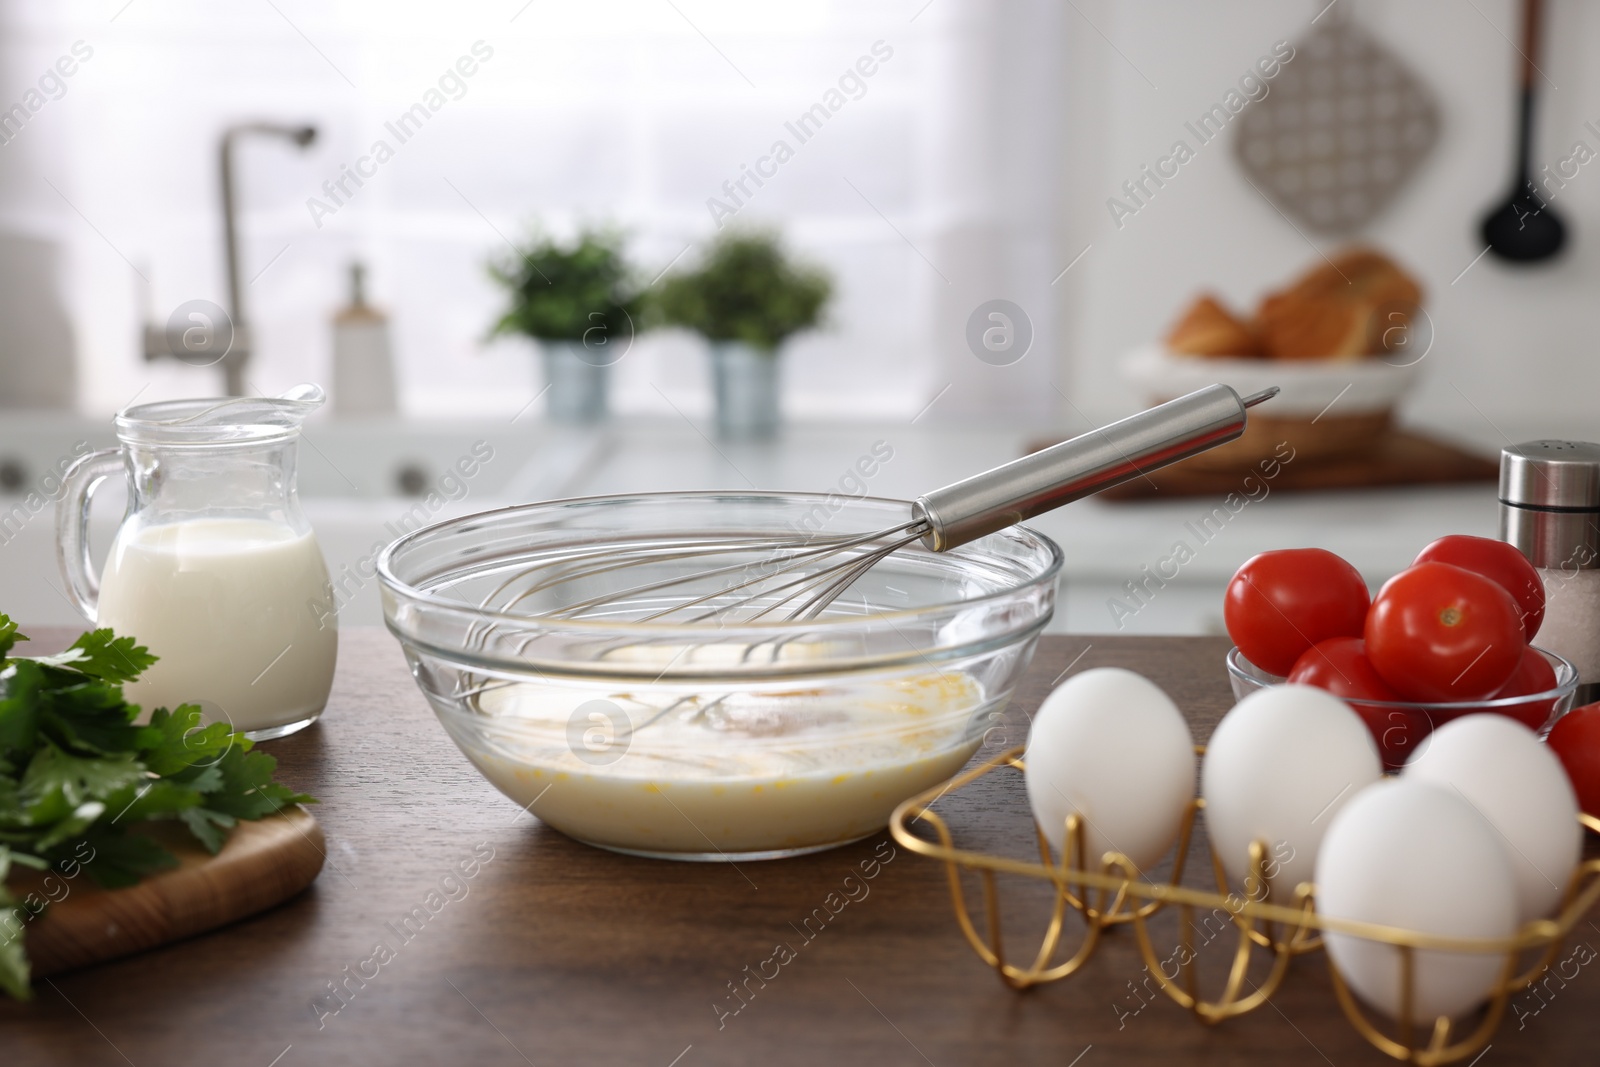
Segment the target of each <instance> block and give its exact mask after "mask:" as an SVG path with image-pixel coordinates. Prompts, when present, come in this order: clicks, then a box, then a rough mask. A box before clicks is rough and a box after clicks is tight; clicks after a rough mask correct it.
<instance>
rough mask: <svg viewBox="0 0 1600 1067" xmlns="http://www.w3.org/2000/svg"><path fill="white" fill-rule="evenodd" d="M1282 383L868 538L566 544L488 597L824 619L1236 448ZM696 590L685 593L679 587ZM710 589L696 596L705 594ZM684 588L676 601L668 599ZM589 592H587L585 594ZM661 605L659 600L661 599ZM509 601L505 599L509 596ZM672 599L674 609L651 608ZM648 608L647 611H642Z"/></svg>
mask: <svg viewBox="0 0 1600 1067" xmlns="http://www.w3.org/2000/svg"><path fill="white" fill-rule="evenodd" d="M1277 392H1278V390H1277V389H1276V388H1275V387H1274V388H1271V389H1267V390H1264V391H1262V392H1260V393H1256V394H1254V395H1253V396H1249V397H1244V398H1241V397H1240V396H1239V394H1238V393H1236V392H1235V391H1234V390H1233V389H1231V388H1229V387H1228V386H1226V385H1212V386H1207V387H1206V388H1204V389H1200V390H1198V391H1196V392H1193V393H1190V394H1188V395H1187V396H1182V397H1179V398H1178V399H1176V400H1172V401H1169V402H1168V403H1165V404H1161V405H1159V406H1158V407H1154V408H1151V409H1149V410H1148V411H1143V412H1140V413H1139V414H1137V415H1133V416H1130V417H1128V418H1126V419H1123V420H1121V421H1120V422H1115V423H1112V424H1111V425H1109V426H1106V427H1104V428H1103V429H1099V430H1092V431H1090V432H1089V433H1086V434H1083V435H1081V436H1078V437H1074V438H1072V439H1071V440H1068V441H1063V442H1062V443H1060V444H1058V445H1055V446H1053V447H1051V448H1047V449H1044V450H1043V451H1040V452H1035V453H1034V454H1033V455H1030V456H1025V457H1023V458H1022V459H1018V460H1014V461H1012V462H1010V463H1006V464H1003V465H1001V466H999V467H995V468H994V469H993V470H989V471H985V472H984V473H982V474H978V475H975V476H973V477H971V478H967V479H965V480H963V481H959V482H956V483H954V484H952V485H947V486H945V487H944V488H942V489H935V490H934V491H933V492H931V493H928V494H926V495H925V496H922V497H920V498H918V499H917V501H916V502H915V503H913V504H912V505H911V517H910V518H909V519H907V520H906V521H905V522H903V523H901V524H900V525H898V526H893V527H890V528H889V529H885V530H876V531H873V532H870V533H850V534H827V533H820V532H819V533H814V534H809V535H801V534H795V535H787V534H785V535H774V534H748V533H738V532H729V533H726V534H705V535H703V536H695V537H692V538H687V539H686V538H683V537H662V538H660V539H654V540H652V539H645V540H641V541H637V542H632V543H629V544H626V545H619V544H617V543H615V542H611V543H607V544H604V545H595V546H586V545H569V546H565V547H563V548H562V549H560V550H558V551H555V552H552V553H551V554H549V555H548V556H545V557H543V558H541V559H539V560H538V561H537V562H535V563H533V564H532V565H531V566H530V567H527V568H525V569H522V570H520V571H519V573H518V574H516V575H515V576H514V577H512V578H510V579H508V580H507V581H506V582H504V583H502V584H501V585H500V586H498V587H497V588H496V589H495V590H494V591H492V592H491V593H490V594H489V596H488V597H486V598H485V600H484V605H485V606H488V605H489V604H490V603H491V602H497V603H496V607H497V608H498V610H500V611H507V610H509V609H511V608H512V607H514V606H515V605H517V604H519V603H521V602H524V601H527V600H530V599H536V600H537V601H539V602H541V603H548V602H550V601H551V600H552V599H554V600H556V601H557V604H556V606H553V607H550V608H548V609H547V610H541V611H540V612H539V613H538V614H539V615H540V616H541V617H543V618H547V619H548V618H556V619H562V618H567V619H572V618H582V617H594V616H601V615H610V614H614V613H616V612H617V611H618V610H619V608H622V606H625V610H626V614H627V617H628V619H629V620H630V621H633V622H660V621H671V622H674V623H679V622H683V623H695V622H705V621H709V620H713V619H714V620H717V621H719V622H735V621H737V622H751V621H757V620H762V619H772V620H806V619H813V618H816V617H817V616H818V615H820V614H821V613H822V612H823V611H825V610H826V609H827V608H828V606H829V605H830V604H832V603H833V602H834V601H835V600H837V599H838V598H839V596H840V595H841V594H843V593H844V592H845V590H847V589H849V588H850V586H851V585H853V584H854V583H855V582H856V581H857V580H858V579H859V578H860V577H861V576H862V575H864V574H866V573H867V571H869V570H871V569H872V568H873V567H874V566H876V565H877V564H878V562H879V561H881V560H882V559H884V558H885V557H886V556H889V555H891V554H892V553H894V552H898V551H899V550H901V549H903V548H906V547H907V546H909V545H912V544H915V543H916V542H918V541H920V542H922V544H923V545H924V546H925V547H926V548H928V549H930V550H931V551H934V552H945V551H948V550H950V549H952V548H956V547H958V546H960V545H964V544H966V543H967V542H969V541H972V540H975V539H977V538H979V537H983V536H985V535H986V534H991V533H994V532H996V531H998V530H1003V529H1005V528H1006V527H1008V526H1012V525H1015V524H1016V523H1019V522H1022V521H1024V520H1025V519H1029V518H1032V517H1033V516H1035V515H1039V514H1042V513H1044V512H1046V511H1052V510H1054V509H1055V508H1058V507H1061V506H1062V505H1063V504H1068V503H1071V502H1072V501H1074V500H1079V499H1081V498H1083V497H1086V496H1090V495H1092V494H1094V493H1097V492H1099V491H1100V490H1102V489H1107V488H1110V487H1111V486H1113V485H1118V484H1120V483H1122V482H1126V481H1128V480H1130V479H1133V478H1138V477H1142V476H1144V475H1146V474H1147V473H1148V472H1150V471H1152V470H1156V469H1158V468H1160V467H1164V466H1166V465H1167V464H1170V463H1176V462H1177V461H1178V460H1181V459H1186V458H1187V457H1189V456H1193V455H1196V454H1197V453H1200V452H1204V451H1206V450H1207V449H1211V448H1215V447H1217V446H1218V445H1222V444H1226V443H1227V442H1229V441H1232V440H1235V439H1236V438H1238V437H1239V436H1240V435H1241V434H1242V433H1244V429H1245V424H1246V421H1247V415H1246V409H1248V408H1251V407H1253V406H1255V405H1256V404H1259V403H1261V402H1262V401H1263V400H1267V399H1269V398H1271V397H1273V396H1275V395H1276V394H1277ZM714 556H728V557H732V559H733V561H732V562H729V563H726V564H724V565H721V566H712V567H705V568H700V567H691V568H688V569H686V570H684V571H683V573H674V574H671V575H670V576H668V577H664V578H658V579H655V580H653V581H648V582H642V583H640V584H637V585H632V586H624V587H622V588H608V589H607V590H606V591H605V592H603V593H600V594H598V595H583V594H582V593H580V594H579V597H578V599H572V600H568V599H566V598H565V597H564V596H563V593H562V590H563V589H564V588H567V587H571V588H581V585H582V584H590V583H593V582H594V581H595V580H596V579H603V576H606V575H611V574H614V573H616V572H619V571H627V570H629V569H632V568H637V567H643V566H646V565H655V566H661V565H667V566H669V567H670V565H672V564H675V563H677V562H679V561H684V562H694V561H698V560H701V559H706V558H707V557H714ZM685 585H694V586H697V587H698V588H694V589H691V590H689V591H688V592H689V594H691V595H684V594H683V593H682V591H681V587H682V586H685ZM705 587H709V588H707V591H705V592H699V588H705ZM670 590H678V591H679V592H676V593H673V594H671V595H670V596H660V594H663V593H667V592H668V591H670ZM584 592H587V590H585V591H584ZM658 597H659V599H657V598H658ZM502 598H504V599H502ZM663 601H665V602H666V606H660V607H656V606H654V605H656V604H658V603H661V602H663ZM641 605H643V607H641Z"/></svg>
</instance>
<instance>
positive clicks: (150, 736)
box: [135, 704, 249, 775]
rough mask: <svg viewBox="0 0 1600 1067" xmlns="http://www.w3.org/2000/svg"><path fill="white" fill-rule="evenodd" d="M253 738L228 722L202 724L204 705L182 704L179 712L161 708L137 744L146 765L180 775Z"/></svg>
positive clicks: (140, 735)
mask: <svg viewBox="0 0 1600 1067" xmlns="http://www.w3.org/2000/svg"><path fill="white" fill-rule="evenodd" d="M240 741H243V742H244V744H246V745H248V744H249V741H247V740H245V739H244V738H243V737H242V736H239V737H238V738H237V740H236V735H235V734H234V733H233V731H231V730H229V729H228V724H227V723H225V722H214V723H212V724H211V725H210V726H201V725H200V708H199V707H198V706H196V705H194V704H182V705H179V707H178V709H177V710H176V711H168V710H167V709H166V708H157V709H156V710H155V711H154V712H152V713H151V715H150V722H149V724H148V725H146V726H144V727H141V728H140V730H139V735H138V738H137V739H136V741H135V744H136V745H137V747H138V750H139V758H140V759H142V760H143V761H144V765H145V766H146V767H149V768H150V769H151V770H152V771H154V772H155V773H157V774H161V775H172V774H177V773H179V772H180V771H185V770H188V769H189V768H191V767H194V766H196V765H199V766H201V767H209V766H210V765H211V764H213V763H215V762H216V761H217V760H218V759H219V758H221V756H222V754H223V753H224V752H226V751H227V750H228V749H229V748H230V747H231V746H233V745H235V744H237V743H238V742H240Z"/></svg>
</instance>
